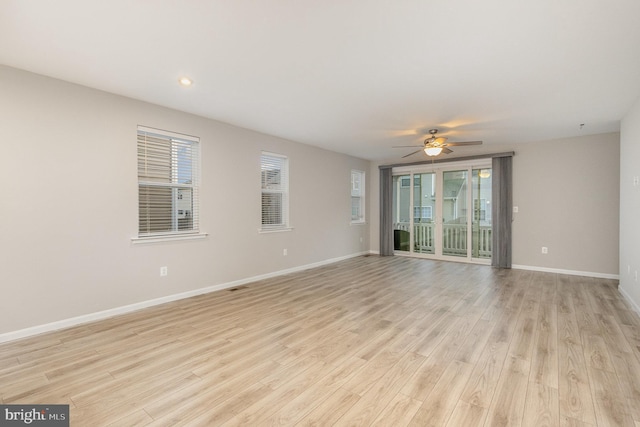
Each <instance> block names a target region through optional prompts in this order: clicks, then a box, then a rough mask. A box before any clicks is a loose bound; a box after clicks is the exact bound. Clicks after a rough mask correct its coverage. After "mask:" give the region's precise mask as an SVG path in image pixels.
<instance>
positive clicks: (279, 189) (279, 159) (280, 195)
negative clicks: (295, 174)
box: [260, 152, 289, 230]
mask: <svg viewBox="0 0 640 427" xmlns="http://www.w3.org/2000/svg"><path fill="white" fill-rule="evenodd" d="M260 171H261V176H262V229H263V230H269V229H279V228H288V227H289V161H288V159H287V157H286V156H281V155H279V154H272V153H266V152H263V153H262V156H261V157H260Z"/></svg>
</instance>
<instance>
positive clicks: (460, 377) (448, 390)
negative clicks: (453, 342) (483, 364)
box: [409, 360, 473, 427]
mask: <svg viewBox="0 0 640 427" xmlns="http://www.w3.org/2000/svg"><path fill="white" fill-rule="evenodd" d="M472 369H473V366H472V365H469V364H468V363H463V362H460V361H458V360H454V361H452V362H451V363H450V364H449V365H448V366H447V368H446V369H445V371H444V373H443V374H442V377H441V378H440V380H439V381H438V382H437V383H436V385H435V387H434V388H433V390H432V391H431V393H429V396H427V398H426V399H425V400H424V402H422V406H420V409H418V411H417V412H416V414H415V415H414V417H413V419H412V420H411V423H410V424H409V425H410V426H423V427H427V426H434V427H435V426H443V425H446V423H447V421H448V420H449V417H450V416H451V414H452V413H453V410H454V409H455V407H456V404H457V403H458V400H459V398H460V395H461V394H462V391H463V389H464V386H465V385H466V383H467V380H468V379H469V376H470V375H471V371H472Z"/></svg>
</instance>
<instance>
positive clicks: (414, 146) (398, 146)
mask: <svg viewBox="0 0 640 427" xmlns="http://www.w3.org/2000/svg"><path fill="white" fill-rule="evenodd" d="M418 147H422V145H394V146H393V148H418Z"/></svg>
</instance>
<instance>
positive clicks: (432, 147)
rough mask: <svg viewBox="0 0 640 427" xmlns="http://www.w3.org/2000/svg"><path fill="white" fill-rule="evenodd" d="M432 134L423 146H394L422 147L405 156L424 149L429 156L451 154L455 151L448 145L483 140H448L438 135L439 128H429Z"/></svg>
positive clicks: (474, 143) (473, 143) (459, 144)
mask: <svg viewBox="0 0 640 427" xmlns="http://www.w3.org/2000/svg"><path fill="white" fill-rule="evenodd" d="M429 133H430V134H431V136H430V137H429V138H427V139H425V140H424V143H423V145H422V146H420V145H396V146H395V147H393V148H407V147H420V150H416V151H414V152H413V153H409V154H407V155H406V156H402V158H403V159H404V158H405V157H409V156H413V155H414V154H416V153H419V152H421V151H424V153H425V154H426V155H427V156H431V157H435V156H437V155H439V154H440V153H444V154H449V153H452V152H453V151H451V150H449V149H448V148H447V147H454V146H461V145H480V144H482V141H460V142H447V138H445V137H443V136H436V134H437V133H438V129H429Z"/></svg>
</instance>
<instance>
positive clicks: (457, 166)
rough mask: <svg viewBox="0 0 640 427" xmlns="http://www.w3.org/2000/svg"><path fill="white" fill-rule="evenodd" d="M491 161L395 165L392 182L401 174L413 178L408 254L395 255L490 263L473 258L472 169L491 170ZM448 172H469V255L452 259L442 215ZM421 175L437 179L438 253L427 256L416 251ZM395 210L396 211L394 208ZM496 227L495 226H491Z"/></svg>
mask: <svg viewBox="0 0 640 427" xmlns="http://www.w3.org/2000/svg"><path fill="white" fill-rule="evenodd" d="M491 167H492V164H491V158H478V159H472V160H463V161H457V162H456V161H451V162H442V163H435V162H434V163H420V164H412V165H408V166H395V167H393V168H392V174H391V175H392V179H393V177H394V176H399V175H409V176H410V183H411V185H410V187H409V194H410V196H409V218H410V221H409V233H410V238H409V251H408V252H406V251H395V252H394V254H395V255H399V256H409V257H418V258H428V259H437V260H443V261H457V262H466V263H473V264H485V265H490V264H491V258H473V250H472V247H473V245H472V238H473V227H472V225H473V224H472V222H473V218H474V210H473V208H474V204H473V189H472V178H473V170H476V169H491ZM447 171H466V172H467V174H466V175H467V183H466V184H467V194H466V203H467V218H466V221H467V222H466V226H467V236H466V238H467V245H466V246H467V254H466V256H464V257H463V256H451V255H444V254H443V250H442V249H443V238H442V237H443V216H444V208H443V203H444V202H443V201H444V182H443V176H444V172H447ZM422 173H434V174H435V180H436V192H435V193H436V204H435V217H434V223H435V229H434V237H433V238H434V245H435V253H434V254H427V253H419V252H415V251H414V244H415V238H414V232H415V228H414V205H415V203H414V184H415V181H414V176H415V175H417V174H422ZM392 209H395V207H393V208H392ZM492 227H493V225H492Z"/></svg>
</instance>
